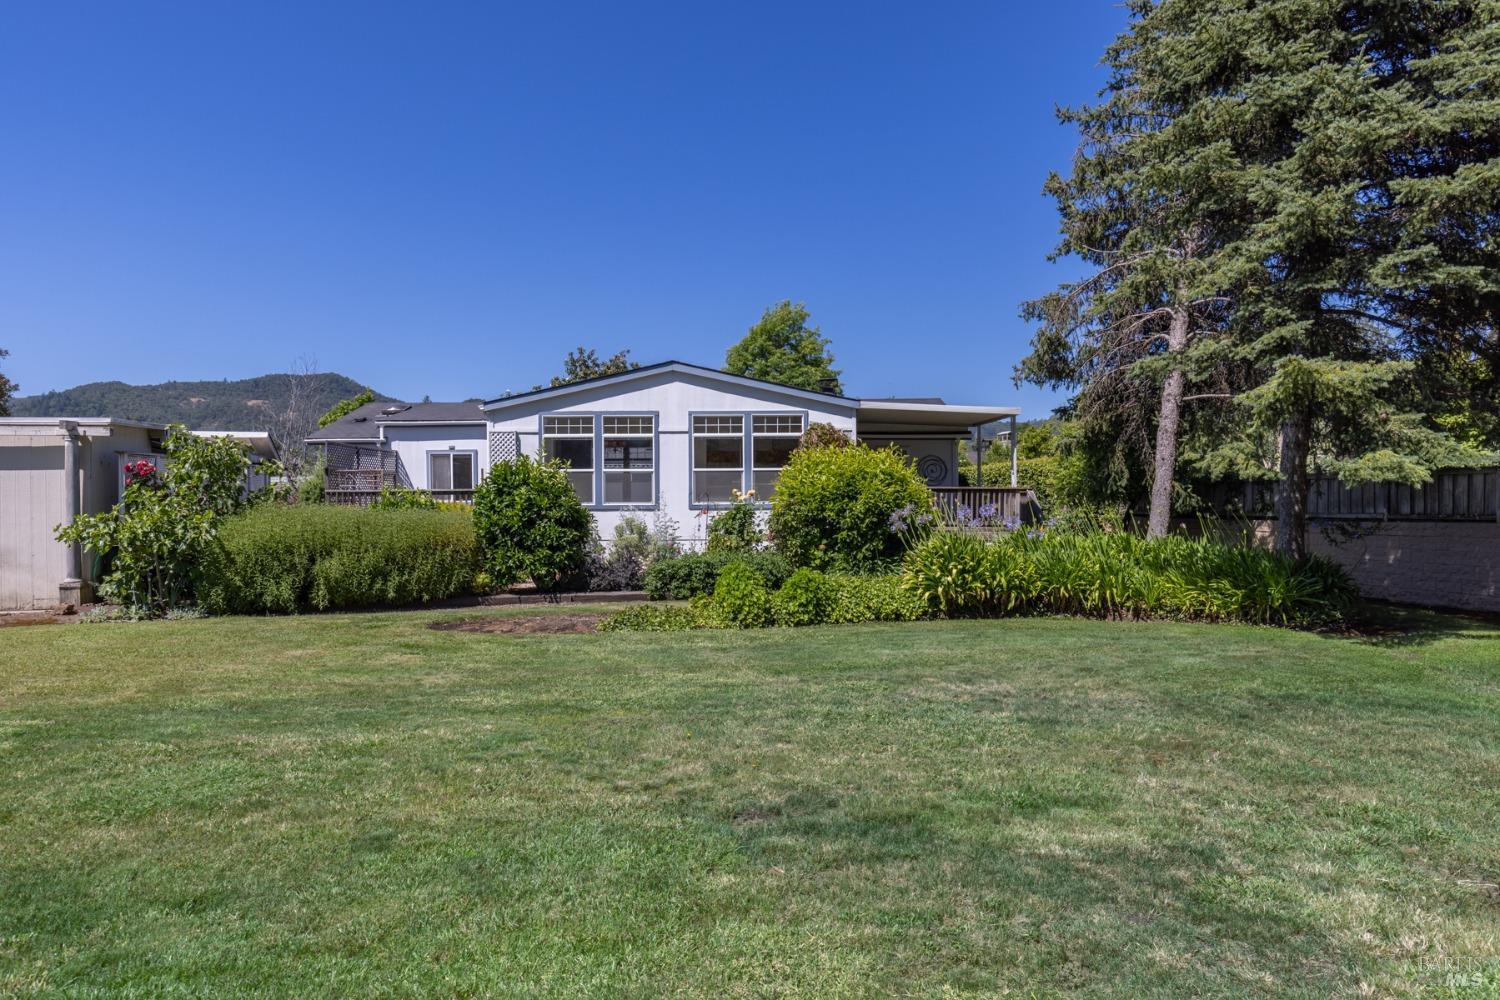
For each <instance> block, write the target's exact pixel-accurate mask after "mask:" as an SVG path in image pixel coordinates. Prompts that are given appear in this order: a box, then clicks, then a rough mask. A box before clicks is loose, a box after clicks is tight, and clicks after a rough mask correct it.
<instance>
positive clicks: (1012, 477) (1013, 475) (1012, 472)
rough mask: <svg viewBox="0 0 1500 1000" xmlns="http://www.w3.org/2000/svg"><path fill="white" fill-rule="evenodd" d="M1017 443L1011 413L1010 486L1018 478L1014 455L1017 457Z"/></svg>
mask: <svg viewBox="0 0 1500 1000" xmlns="http://www.w3.org/2000/svg"><path fill="white" fill-rule="evenodd" d="M1017 443H1018V442H1017V441H1016V415H1015V414H1014V413H1012V414H1011V415H1010V484H1011V485H1012V486H1015V485H1016V480H1017V478H1018V476H1017V472H1018V467H1017V465H1016V455H1017V451H1016V445H1017Z"/></svg>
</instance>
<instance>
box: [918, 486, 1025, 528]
mask: <svg viewBox="0 0 1500 1000" xmlns="http://www.w3.org/2000/svg"><path fill="white" fill-rule="evenodd" d="M931 489H932V498H933V500H935V501H936V502H937V507H938V511H939V513H941V514H942V516H943V520H944V521H947V522H950V523H952V522H955V521H958V520H960V518H959V516H958V509H959V508H960V507H965V508H967V509H968V511H969V516H970V517H978V516H979V511H980V510H981V509H982V508H986V507H990V506H993V507H994V508H995V513H994V516H993V517H989V518H986V520H987V521H990V522H993V523H996V524H1000V523H1003V522H1005V521H1018V522H1020V523H1021V524H1034V523H1036V522H1038V521H1040V520H1041V519H1042V510H1041V507H1040V506H1039V505H1038V504H1037V502H1036V494H1035V493H1034V492H1032V491H1031V490H1029V489H1027V488H1026V487H1024V486H933V487H931Z"/></svg>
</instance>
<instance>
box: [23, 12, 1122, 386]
mask: <svg viewBox="0 0 1500 1000" xmlns="http://www.w3.org/2000/svg"><path fill="white" fill-rule="evenodd" d="M1122 24H1123V13H1122V11H1121V9H1120V8H1119V6H1118V5H1116V4H1115V3H1113V2H1112V0H1051V2H1048V3H1042V4H1011V3H1000V2H995V0H986V2H971V3H947V4H943V3H940V4H888V5H867V4H847V5H845V4H817V3H766V2H761V3H753V4H752V3H741V4H732V5H731V4H721V3H691V4H689V3H678V4H663V3H649V2H647V3H638V4H626V3H619V2H611V3H600V4H583V3H575V4H543V3H529V4H506V5H502V4H498V3H470V4H454V3H422V4H401V5H397V4H367V3H342V4H341V3H319V4H310V3H255V4H240V5H237V9H233V10H231V9H230V6H229V5H221V4H203V3H182V4H174V5H161V4H152V3H131V4H120V3H98V4H72V3H66V4H65V3H56V4H46V3H43V4H25V5H15V6H12V7H11V8H9V10H8V12H7V15H6V18H5V26H4V30H3V32H0V93H3V94H4V95H5V98H4V100H3V101H0V136H3V139H0V143H3V144H0V347H6V348H9V349H10V351H11V355H12V356H11V357H10V359H9V360H8V361H7V362H6V363H5V366H6V367H5V370H6V371H7V373H8V374H9V375H10V376H11V377H12V378H14V379H16V380H17V381H19V382H20V383H21V386H22V392H23V393H31V392H40V391H44V390H47V389H57V388H64V387H67V386H70V385H73V384H76V383H80V382H87V381H94V380H99V379H113V378H118V379H122V380H125V381H128V382H160V381H164V380H167V379H171V378H179V379H195V378H221V377H229V378H239V377H243V376H248V375H255V374H261V373H264V372H267V371H285V370H287V369H288V368H289V367H291V366H292V364H293V363H294V362H295V361H296V360H297V359H299V358H310V359H315V360H316V363H317V365H318V367H319V369H320V370H323V371H339V372H343V373H345V374H348V375H351V376H353V377H354V378H356V379H359V380H361V381H365V382H368V383H369V384H371V385H373V386H374V387H375V388H377V389H378V390H380V391H382V392H385V393H389V394H391V395H395V396H398V397H404V398H408V399H413V398H420V397H421V396H422V395H423V394H430V395H431V396H432V397H433V398H434V399H447V398H463V397H465V396H484V397H490V396H494V395H497V394H499V393H501V392H502V391H504V390H507V389H523V388H527V387H529V386H531V385H532V384H533V383H535V382H538V381H541V380H544V379H545V378H546V377H547V376H549V375H551V374H552V373H554V372H555V371H557V370H558V368H559V366H560V362H561V359H562V357H563V355H564V354H565V353H566V351H567V350H568V349H569V348H571V347H573V346H575V345H578V344H586V345H589V346H593V347H596V348H598V349H599V350H600V351H601V352H602V353H607V352H612V351H614V350H616V349H618V348H621V347H629V348H631V350H632V356H633V357H634V358H636V359H637V360H640V361H642V362H651V361H658V360H663V359H666V358H673V357H675V358H681V359H683V360H687V361H694V362H698V363H703V364H710V365H718V364H721V363H722V361H723V356H724V351H725V349H726V348H727V347H728V346H729V344H731V343H732V342H733V341H734V340H736V339H737V338H738V337H739V336H741V335H742V334H743V333H744V331H745V329H746V328H747V327H748V326H749V325H750V324H751V323H752V322H753V321H754V320H755V319H756V318H757V317H758V316H759V315H760V312H761V310H762V309H763V308H764V307H765V306H767V305H769V304H771V303H772V302H775V301H777V300H779V299H782V298H792V299H797V300H802V301H805V302H806V303H807V304H808V307H809V308H810V309H811V311H812V315H813V320H814V322H815V323H817V324H818V325H820V326H821V327H822V329H823V332H824V334H826V335H827V336H829V337H831V338H832V340H833V348H834V352H835V354H836V356H837V359H838V362H839V365H840V366H841V367H842V368H843V369H844V371H845V384H846V387H847V389H848V390H849V391H851V392H853V393H857V394H865V395H875V394H917V393H921V394H928V393H938V394H941V395H943V396H945V397H947V398H948V399H949V400H951V401H955V402H968V403H1010V402H1019V403H1020V404H1021V405H1022V406H1024V407H1026V408H1027V410H1028V415H1040V414H1041V413H1043V412H1044V411H1045V410H1046V409H1048V408H1049V407H1050V405H1051V402H1052V397H1051V396H1050V395H1049V394H1046V393H1043V392H1041V391H1039V390H1036V389H1032V388H1023V389H1019V390H1017V389H1014V388H1013V387H1012V386H1011V384H1010V376H1011V369H1012V366H1013V365H1014V363H1015V361H1016V360H1017V359H1018V358H1019V357H1020V356H1021V355H1022V354H1023V353H1024V351H1025V345H1026V342H1027V339H1028V336H1029V334H1028V330H1027V328H1026V326H1025V324H1023V323H1022V322H1021V320H1020V319H1019V318H1018V317H1017V306H1018V304H1019V303H1020V302H1021V301H1022V300H1023V299H1025V298H1028V297H1031V296H1034V295H1036V294H1038V293H1040V292H1042V291H1045V290H1046V289H1048V288H1050V287H1051V286H1052V285H1054V284H1055V283H1056V282H1057V281H1058V280H1060V279H1061V278H1062V277H1064V276H1065V275H1066V274H1067V273H1069V268H1068V266H1067V265H1066V264H1061V265H1054V264H1049V263H1048V262H1047V261H1046V254H1047V252H1048V250H1049V249H1050V248H1051V246H1052V245H1053V243H1054V241H1055V239H1056V231H1057V219H1056V214H1055V211H1054V209H1053V206H1052V205H1051V203H1050V202H1049V201H1048V200H1047V199H1045V198H1043V197H1042V195H1041V193H1040V189H1041V185H1042V182H1043V180H1044V179H1045V177H1046V175H1047V172H1048V171H1049V170H1050V169H1065V168H1066V165H1067V162H1068V158H1069V156H1070V154H1071V151H1072V149H1073V147H1074V136H1073V135H1072V134H1071V133H1070V132H1069V131H1068V130H1067V129H1065V128H1063V127H1062V126H1060V125H1058V124H1057V123H1056V120H1055V118H1054V114H1053V110H1054V106H1055V105H1056V104H1058V103H1074V102H1078V101H1082V100H1086V99H1089V98H1090V97H1092V95H1093V94H1094V92H1095V91H1096V90H1097V88H1098V86H1099V85H1100V83H1101V82H1102V79H1103V74H1102V71H1101V69H1100V67H1099V65H1098V61H1099V56H1100V54H1101V53H1102V51H1103V48H1104V46H1105V45H1106V44H1107V43H1108V41H1109V40H1110V38H1111V37H1113V35H1114V34H1115V32H1116V31H1118V30H1119V28H1120V27H1121V26H1122Z"/></svg>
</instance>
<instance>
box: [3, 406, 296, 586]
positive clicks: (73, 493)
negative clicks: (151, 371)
mask: <svg viewBox="0 0 1500 1000" xmlns="http://www.w3.org/2000/svg"><path fill="white" fill-rule="evenodd" d="M166 430H167V428H166V425H165V424H152V423H144V422H142V421H139V420H115V419H112V418H109V417H79V418H74V419H68V418H59V417H0V611H16V610H21V611H30V610H38V609H47V608H54V607H57V606H58V605H70V604H71V605H77V604H80V603H82V602H84V601H87V600H89V599H90V597H91V595H90V593H89V588H88V584H87V582H86V581H87V580H89V579H90V578H91V577H92V576H93V569H94V567H93V566H91V565H85V564H84V561H85V560H86V559H87V558H88V554H87V553H83V552H80V551H79V549H78V546H76V545H64V544H63V543H62V542H59V541H58V540H57V538H56V536H55V531H56V529H57V526H58V525H59V524H67V523H70V522H71V521H72V520H73V518H74V517H75V516H77V515H78V514H94V513H98V512H100V511H104V510H108V509H109V508H110V507H112V506H114V505H115V503H117V502H118V501H119V499H120V494H121V493H122V492H123V490H124V488H125V466H126V464H127V463H130V462H135V461H138V460H140V459H147V460H149V461H151V462H152V464H159V463H160V462H161V460H162V451H161V444H162V437H163V435H164V434H165V433H166ZM194 433H196V434H203V435H215V436H218V435H222V436H227V437H233V438H235V439H236V440H239V441H242V442H243V443H244V444H245V447H246V448H247V449H248V450H249V451H250V453H251V457H252V462H253V464H252V467H251V470H250V472H249V474H248V476H249V478H248V481H247V483H246V486H247V488H251V489H253V488H257V487H259V486H263V485H264V484H265V481H266V477H265V476H264V475H263V474H262V473H261V472H260V471H259V469H258V468H256V466H257V465H258V464H259V463H260V462H261V461H266V460H273V459H275V457H276V450H275V448H274V447H273V446H272V445H271V437H270V435H268V434H266V433H265V432H264V431H195V432H194Z"/></svg>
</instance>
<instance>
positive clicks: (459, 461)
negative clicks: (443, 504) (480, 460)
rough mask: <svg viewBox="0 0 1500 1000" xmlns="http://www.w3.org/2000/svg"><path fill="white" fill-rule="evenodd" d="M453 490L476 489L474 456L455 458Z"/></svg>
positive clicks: (457, 456) (456, 456)
mask: <svg viewBox="0 0 1500 1000" xmlns="http://www.w3.org/2000/svg"><path fill="white" fill-rule="evenodd" d="M453 488H454V489H455V490H472V489H473V488H474V456H473V455H454V456H453Z"/></svg>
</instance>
